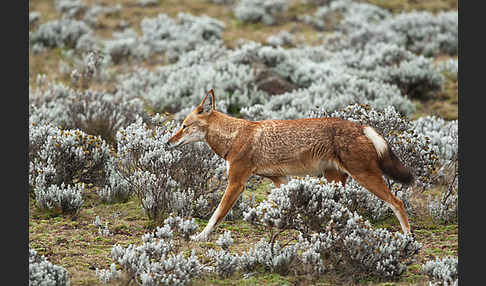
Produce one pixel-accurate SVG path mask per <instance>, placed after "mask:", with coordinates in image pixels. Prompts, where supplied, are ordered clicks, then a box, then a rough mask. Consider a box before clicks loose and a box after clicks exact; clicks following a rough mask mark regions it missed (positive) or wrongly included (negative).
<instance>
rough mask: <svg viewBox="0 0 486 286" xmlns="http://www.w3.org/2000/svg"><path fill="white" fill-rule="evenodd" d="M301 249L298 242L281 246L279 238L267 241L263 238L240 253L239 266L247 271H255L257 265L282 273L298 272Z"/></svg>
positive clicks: (266, 269) (269, 270)
mask: <svg viewBox="0 0 486 286" xmlns="http://www.w3.org/2000/svg"><path fill="white" fill-rule="evenodd" d="M299 250H300V245H299V244H298V243H295V244H291V245H288V246H280V243H279V241H278V240H274V241H272V242H267V241H265V239H263V238H262V239H261V240H260V241H259V242H257V243H256V245H255V247H252V248H250V249H249V250H247V251H245V252H243V253H242V254H241V255H239V257H238V260H239V268H240V269H241V270H242V271H244V272H246V273H250V272H253V271H255V270H256V268H257V267H263V268H264V269H265V271H268V272H272V273H279V274H281V275H288V274H290V272H291V271H293V272H294V273H297V271H298V270H297V266H298V265H299V263H300V257H299V255H298V251H299Z"/></svg>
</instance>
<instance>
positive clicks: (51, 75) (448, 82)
mask: <svg viewBox="0 0 486 286" xmlns="http://www.w3.org/2000/svg"><path fill="white" fill-rule="evenodd" d="M60 2H63V1H53V0H32V1H29V12H30V14H31V15H29V16H30V17H31V16H34V17H35V14H34V15H32V12H37V13H38V16H37V17H36V18H37V19H36V20H32V21H31V22H30V27H29V31H30V32H33V31H36V30H37V29H38V28H39V26H40V25H42V24H44V23H47V22H49V21H53V20H56V19H61V18H62V17H63V14H64V13H65V11H66V10H63V9H62V8H59V6H56V5H58V4H59V3H60ZM64 2H66V1H64ZM73 2H75V1H73ZM216 2H217V1H206V0H192V1H190V0H157V1H137V0H118V1H116V0H99V1H95V0H84V1H82V3H83V4H84V5H85V6H86V7H92V6H94V5H99V6H101V7H117V5H120V6H118V7H119V9H118V8H115V9H113V11H112V12H105V13H100V14H99V16H97V17H96V24H95V25H93V26H91V27H92V31H93V35H92V36H93V37H99V38H101V39H114V38H116V34H117V33H119V32H120V31H122V30H123V28H125V27H130V28H132V29H134V30H135V31H136V32H137V33H141V28H140V26H141V25H140V24H141V22H142V20H143V19H144V18H150V17H156V16H157V15H159V14H160V13H164V14H167V15H168V16H169V17H172V18H175V17H177V15H178V13H181V12H184V13H189V14H192V15H194V16H201V15H207V16H209V17H211V18H214V19H217V20H219V21H222V22H223V23H224V30H223V31H222V32H221V39H222V41H223V43H224V45H225V46H226V47H228V48H229V49H233V48H236V47H238V46H239V45H240V43H241V41H242V40H243V41H245V40H246V41H254V42H257V43H262V44H268V38H269V37H270V36H275V35H278V34H279V33H280V32H281V31H292V33H293V34H294V35H298V37H297V38H296V40H294V42H293V43H292V42H290V43H287V45H286V44H284V48H290V47H293V46H295V45H296V44H297V45H307V46H317V45H320V44H322V35H323V34H328V33H332V32H334V31H333V30H319V29H316V27H315V26H314V25H312V24H310V23H309V22H306V21H303V20H299V19H300V16H302V15H314V13H316V11H317V10H318V8H319V5H320V4H318V3H317V2H319V1H304V0H290V1H288V9H287V10H285V11H282V12H281V13H278V16H277V17H276V20H275V22H274V23H273V24H271V25H266V24H264V23H262V22H258V21H257V22H254V23H247V22H244V21H242V20H240V19H238V18H237V17H235V13H234V10H233V9H234V4H232V3H230V4H218V3H216ZM221 2H224V1H221ZM228 2H230V1H228ZM321 2H326V1H321ZM355 2H359V3H370V4H373V5H376V6H378V7H381V8H384V9H386V10H387V11H389V12H390V13H392V14H400V13H403V12H410V11H428V12H431V13H435V14H436V13H439V12H443V11H457V9H458V2H457V0H456V1H453V0H443V1H441V0H429V1H413V0H390V1H381V0H369V1H365V0H363V1H355ZM67 6H68V5H66V7H67ZM66 9H68V8H66ZM80 15H81V14H80ZM75 17H76V16H75ZM79 17H81V16H79ZM79 17H78V18H79ZM33 50H35V49H33V48H30V49H29V87H30V89H32V90H35V89H37V88H41V87H42V84H43V82H59V83H62V84H64V85H66V86H70V87H79V85H78V84H79V83H75V82H74V81H73V73H72V71H73V70H74V69H75V68H76V67H79V66H80V64H79V63H78V62H76V60H75V57H72V56H70V55H69V50H71V48H70V47H67V46H55V47H52V48H47V49H40V50H39V51H33ZM432 58H433V61H434V63H435V64H436V65H440V64H441V63H446V62H448V61H449V60H451V59H452V60H457V53H456V55H450V54H446V53H438V54H437V55H434V56H433V57H432ZM171 64H172V63H170V62H167V61H165V60H162V59H161V57H160V54H157V53H155V54H150V55H149V56H148V57H146V58H144V59H136V60H135V59H129V60H126V61H119V62H116V63H114V64H113V65H111V66H109V68H108V67H107V69H109V73H107V75H106V77H104V78H103V79H102V80H95V81H93V82H90V83H89V89H90V90H93V91H106V90H107V91H110V92H115V91H116V90H117V89H119V87H118V86H117V84H118V81H117V80H116V78H117V76H118V75H122V74H131V73H135V71H136V70H137V69H138V68H143V69H146V70H148V71H155V70H156V69H157V68H158V67H160V66H165V65H171ZM39 77H41V78H43V79H42V80H41V81H39ZM410 100H411V102H412V103H413V104H414V106H415V110H414V111H413V113H411V114H409V115H408V117H409V118H410V119H412V120H413V119H418V118H421V117H424V116H427V115H435V116H437V117H440V118H443V119H445V120H447V121H450V120H456V119H457V118H458V81H457V76H456V77H453V76H452V77H451V76H445V81H444V82H443V84H442V86H441V87H440V88H438V89H436V90H433V91H432V92H430V93H428V94H427V95H426V96H420V97H415V98H410ZM216 101H218V94H216ZM242 107H243V106H239V108H242ZM228 110H229V111H233V110H232V109H231V108H228ZM145 111H146V112H147V114H149V115H153V114H154V113H156V112H169V113H171V111H173V110H170V109H166V110H162V109H161V110H157V109H156V108H154V107H153V106H150V107H149V106H146V110H145ZM251 186H252V188H253V190H252V194H254V196H255V198H256V200H257V202H261V201H263V200H264V199H265V198H266V196H267V195H268V194H269V193H270V190H271V187H272V185H271V183H270V182H269V181H266V180H254V181H252V183H251ZM443 188H444V187H443V186H437V187H434V188H431V189H428V190H426V191H425V192H420V193H419V192H417V193H416V194H414V195H413V198H412V201H413V202H414V204H416V205H417V206H421V207H422V212H421V213H420V215H416V216H414V217H413V219H411V224H412V228H413V229H414V234H415V238H416V240H417V241H418V242H420V243H422V244H423V247H422V249H421V250H420V252H419V253H418V254H417V256H416V257H415V258H414V260H413V261H412V262H411V263H410V264H409V265H407V269H406V271H405V273H403V274H402V275H401V276H400V277H399V278H398V279H397V280H393V281H383V280H381V279H378V278H376V277H373V276H368V277H365V278H361V280H359V281H355V280H353V279H352V278H350V277H348V276H347V275H345V274H340V273H335V274H333V275H325V276H323V277H321V278H319V279H318V280H316V279H314V278H312V277H307V276H292V275H289V276H286V275H279V274H275V273H266V272H264V271H262V272H261V273H257V274H255V275H253V276H252V277H250V278H243V277H242V276H238V275H233V276H230V277H228V278H221V277H218V276H217V275H206V276H203V277H201V278H196V279H195V280H194V281H193V282H192V283H193V285H336V284H346V285H347V284H351V285H354V284H356V285H427V284H428V283H429V282H430V281H431V280H430V277H429V276H427V275H426V274H425V273H424V272H423V271H422V269H421V265H422V264H424V263H425V262H426V261H429V260H433V259H435V258H443V257H446V256H455V257H457V252H458V225H457V221H455V222H452V223H437V222H436V221H435V220H434V219H433V218H432V216H431V215H430V214H429V213H428V212H427V211H426V202H427V198H428V196H439V195H440V194H441V193H442V192H443V191H444V190H443ZM97 191H98V189H97V188H96V187H93V188H90V189H88V190H86V191H85V192H84V194H83V198H84V204H83V207H82V210H81V211H80V212H79V213H77V214H76V215H74V216H70V215H59V214H58V213H51V212H45V211H43V210H41V209H39V208H38V205H37V204H36V200H35V199H34V198H33V197H30V198H29V247H30V248H32V249H35V250H36V251H37V252H38V253H39V254H41V255H43V256H45V257H46V258H47V259H48V260H49V261H50V262H52V263H54V264H56V265H60V266H62V267H64V268H65V269H66V270H67V271H68V273H69V280H70V283H71V285H102V283H101V282H100V281H99V279H98V278H97V276H96V271H95V269H96V268H99V269H102V268H104V269H108V268H109V267H110V264H111V263H112V262H113V259H112V258H110V256H109V254H110V252H111V250H112V247H113V245H115V244H119V245H121V246H127V245H129V244H140V242H141V237H142V236H143V235H144V234H145V233H147V232H148V231H151V230H153V229H154V227H155V225H154V223H153V222H152V221H150V220H149V219H148V218H147V216H146V214H145V212H144V210H143V208H142V207H141V205H140V202H139V200H138V199H137V198H136V197H132V198H130V199H129V200H128V201H126V202H121V203H113V204H107V203H103V202H101V201H100V199H99V196H98V193H97ZM220 191H222V190H220ZM249 193H250V192H248V191H246V192H245V196H246V197H248V198H249V197H250V196H251V194H249ZM419 209H420V208H419ZM96 217H101V218H102V222H103V224H104V225H103V226H106V228H107V229H108V230H109V233H111V235H107V236H105V235H103V234H102V233H101V232H100V231H99V227H98V226H97V225H95V224H94V223H93V222H94V221H95V220H96ZM196 222H197V224H198V225H199V226H200V228H201V229H202V228H203V227H204V226H205V224H206V223H207V220H202V219H197V220H196ZM372 224H373V227H382V228H385V229H388V230H392V231H400V225H399V223H398V221H397V220H396V219H395V217H394V216H389V217H386V218H385V219H381V220H377V221H372ZM225 230H231V231H232V238H233V240H234V244H233V246H232V247H231V249H232V251H234V252H237V253H241V252H243V251H245V250H248V249H249V248H250V247H252V246H254V245H255V244H256V243H257V242H258V241H259V240H260V239H261V238H262V237H266V235H267V234H266V233H265V230H264V229H261V228H256V227H254V226H253V225H251V224H249V223H248V222H246V221H244V220H242V219H240V220H231V221H230V220H225V221H224V222H223V223H222V224H221V225H220V226H219V227H218V230H217V232H216V233H215V234H214V235H213V240H212V241H209V242H203V243H195V242H185V241H182V240H181V243H183V244H184V246H185V247H184V249H187V251H186V252H187V253H185V254H189V253H190V251H189V250H195V251H196V254H199V255H201V254H202V253H205V252H206V251H207V250H208V249H212V248H215V247H216V246H215V242H214V241H215V240H216V238H217V237H218V235H219V234H223V233H224V231H225ZM133 285H135V284H133Z"/></svg>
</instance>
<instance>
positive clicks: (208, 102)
mask: <svg viewBox="0 0 486 286" xmlns="http://www.w3.org/2000/svg"><path fill="white" fill-rule="evenodd" d="M214 111H215V102H214V91H213V90H212V89H211V90H210V91H208V92H207V93H206V96H204V98H203V100H202V101H201V103H200V104H199V105H198V106H196V108H194V110H193V111H192V112H191V113H189V115H187V117H186V118H185V119H184V121H182V126H181V127H180V128H179V130H177V132H176V134H174V136H172V137H171V138H170V139H169V140H167V143H166V144H167V145H168V147H169V148H175V147H179V146H183V145H186V144H189V143H192V142H199V141H204V138H205V137H206V133H207V132H208V125H209V123H208V121H209V118H210V117H211V115H212V114H213V112H214Z"/></svg>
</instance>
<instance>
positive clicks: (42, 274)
mask: <svg viewBox="0 0 486 286" xmlns="http://www.w3.org/2000/svg"><path fill="white" fill-rule="evenodd" d="M69 284H70V283H69V275H68V272H67V270H66V269H65V268H64V267H62V266H59V265H55V264H53V263H51V262H49V261H48V260H47V259H46V258H45V257H44V256H43V255H39V254H38V253H37V251H35V250H34V249H32V248H30V247H29V285H30V286H69Z"/></svg>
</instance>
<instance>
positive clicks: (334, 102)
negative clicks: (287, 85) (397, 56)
mask: <svg viewBox="0 0 486 286" xmlns="http://www.w3.org/2000/svg"><path fill="white" fill-rule="evenodd" d="M354 103H362V104H369V105H371V106H373V107H374V108H376V109H379V110H383V109H385V108H386V107H388V106H390V105H391V106H394V107H395V108H396V109H397V110H399V111H400V112H403V113H404V114H411V113H412V112H413V111H414V110H415V107H414V105H413V104H412V102H411V101H410V100H409V99H407V98H405V97H403V96H402V95H401V93H400V90H399V89H398V88H397V87H396V86H394V85H390V84H386V83H383V82H379V81H372V80H369V79H364V78H359V77H358V76H355V75H352V74H331V75H329V76H328V77H327V78H326V79H325V80H322V81H317V82H314V83H313V84H311V85H310V86H309V87H308V88H304V89H298V90H295V91H292V92H288V93H285V94H282V95H279V96H272V97H271V98H270V99H269V100H268V101H267V102H266V103H264V104H262V105H261V106H259V105H254V106H252V107H245V108H242V110H241V113H242V114H243V115H244V116H246V117H247V118H248V119H251V120H262V119H268V118H272V119H296V118H303V117H304V116H305V115H306V113H307V112H308V111H309V106H311V107H319V108H323V109H325V110H328V111H335V110H339V109H341V108H344V107H346V106H348V105H350V104H354Z"/></svg>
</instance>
